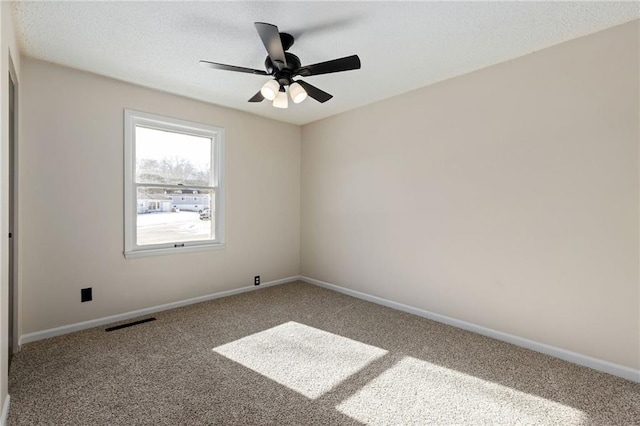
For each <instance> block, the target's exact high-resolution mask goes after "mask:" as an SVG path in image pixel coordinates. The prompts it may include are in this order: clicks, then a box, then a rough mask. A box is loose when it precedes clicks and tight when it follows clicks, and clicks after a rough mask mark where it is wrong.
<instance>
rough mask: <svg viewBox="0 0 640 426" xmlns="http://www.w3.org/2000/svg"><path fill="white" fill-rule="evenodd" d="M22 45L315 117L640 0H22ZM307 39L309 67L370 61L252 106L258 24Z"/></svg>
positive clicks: (500, 54) (175, 88)
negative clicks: (279, 104)
mask: <svg viewBox="0 0 640 426" xmlns="http://www.w3.org/2000/svg"><path fill="white" fill-rule="evenodd" d="M13 12H14V20H15V24H16V27H17V30H18V37H19V41H20V44H21V49H22V53H23V54H25V55H27V56H31V57H35V58H39V59H43V60H46V61H51V62H54V63H57V64H62V65H67V66H70V67H74V68H78V69H81V70H86V71H90V72H94V73H97V74H102V75H105V76H109V77H113V78H117V79H120V80H124V81H128V82H132V83H136V84H140V85H143V86H147V87H151V88H155V89H160V90H164V91H167V92H172V93H176V94H180V95H184V96H188V97H191V98H195V99H199V100H203V101H206V102H211V103H214V104H218V105H223V106H226V107H231V108H236V109H239V110H244V111H248V112H251V113H255V114H258V115H262V116H265V117H269V118H273V119H276V120H281V121H286V122H290V123H295V124H304V123H309V122H311V121H315V120H318V119H321V118H324V117H328V116H330V115H334V114H337V113H340V112H343V111H346V110H349V109H352V108H355V107H358V106H361V105H365V104H368V103H371V102H374V101H377V100H380V99H384V98H387V97H390V96H393V95H397V94H400V93H403V92H407V91H410V90H412V89H416V88H419V87H422V86H425V85H427V84H430V83H434V82H437V81H441V80H444V79H447V78H450V77H453V76H456V75H460V74H463V73H466V72H470V71H473V70H476V69H480V68H483V67H486V66H489V65H492V64H496V63H498V62H502V61H505V60H508V59H511V58H515V57H518V56H522V55H525V54H528V53H531V52H533V51H536V50H539V49H541V48H544V47H547V46H551V45H554V44H557V43H560V42H562V41H566V40H569V39H572V38H576V37H579V36H583V35H586V34H589V33H592V32H595V31H599V30H602V29H605V28H608V27H611V26H614V25H617V24H621V23H624V22H627V21H630V20H633V19H637V18H638V17H640V5H639V4H638V3H636V2H624V3H612V2H562V3H560V2H549V3H545V2H464V3H462V2H456V3H452V2H115V1H114V2H87V3H84V2H18V3H14V5H13ZM254 21H262V22H269V23H272V24H275V25H277V26H278V27H279V29H280V31H283V32H289V33H291V34H293V35H294V36H295V37H296V42H295V44H294V46H293V47H292V48H291V49H290V52H292V53H294V54H296V55H298V56H299V57H300V59H301V60H302V63H303V64H313V63H316V62H322V61H326V60H330V59H334V58H339V57H343V56H348V55H352V54H358V55H359V56H360V59H361V61H362V69H361V70H357V71H348V72H344V73H337V74H329V75H321V76H316V77H308V78H306V80H307V81H308V82H309V83H311V84H314V85H316V86H318V87H319V88H321V89H323V90H325V91H327V92H329V93H331V94H333V95H334V98H333V99H331V100H330V101H329V102H327V103H325V104H320V103H317V102H315V101H314V100H312V99H308V100H306V101H305V102H303V103H302V104H298V105H293V104H291V103H290V107H289V108H288V109H286V110H280V109H276V108H273V107H272V106H271V103H270V102H268V101H264V102H262V103H260V104H250V103H248V102H247V100H248V99H249V98H250V97H251V96H253V94H255V93H256V92H257V91H258V90H259V89H260V87H261V86H262V84H264V82H265V81H267V79H268V77H264V76H258V75H251V74H240V73H232V72H228V71H219V70H212V69H206V68H202V67H200V66H199V65H198V61H199V60H200V59H205V60H209V61H214V62H222V63H226V64H231V65H239V66H245V67H250V68H258V69H263V68H264V65H263V64H264V59H265V57H266V52H265V50H264V47H263V45H262V43H261V41H260V38H259V37H258V34H257V32H256V30H255V28H254V26H253V22H254Z"/></svg>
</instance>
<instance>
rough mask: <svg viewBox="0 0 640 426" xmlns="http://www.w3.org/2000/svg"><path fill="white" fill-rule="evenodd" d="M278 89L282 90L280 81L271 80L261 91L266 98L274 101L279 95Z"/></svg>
mask: <svg viewBox="0 0 640 426" xmlns="http://www.w3.org/2000/svg"><path fill="white" fill-rule="evenodd" d="M278 90H280V83H278V82H277V81H275V80H269V81H267V82H266V83H265V84H264V86H262V89H260V93H261V94H262V96H264V98H265V99H268V100H270V101H272V100H274V99H275V98H276V96H277V95H278Z"/></svg>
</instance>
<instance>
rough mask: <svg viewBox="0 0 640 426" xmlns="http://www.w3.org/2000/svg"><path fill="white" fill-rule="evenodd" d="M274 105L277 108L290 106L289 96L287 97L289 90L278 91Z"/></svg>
mask: <svg viewBox="0 0 640 426" xmlns="http://www.w3.org/2000/svg"><path fill="white" fill-rule="evenodd" d="M273 106H274V107H276V108H287V107H289V98H287V92H285V91H282V92H278V96H276V98H275V99H274V100H273Z"/></svg>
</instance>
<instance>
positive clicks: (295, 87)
mask: <svg viewBox="0 0 640 426" xmlns="http://www.w3.org/2000/svg"><path fill="white" fill-rule="evenodd" d="M289 96H291V100H292V101H293V103H294V104H299V103H300V102H302V101H304V100H305V99H307V91H306V90H304V87H302V85H301V84H299V83H293V84H292V85H291V86H289Z"/></svg>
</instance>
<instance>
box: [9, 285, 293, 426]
mask: <svg viewBox="0 0 640 426" xmlns="http://www.w3.org/2000/svg"><path fill="white" fill-rule="evenodd" d="M298 279H300V277H299V276H297V275H296V276H293V277H288V278H282V279H279V280H275V281H269V282H265V283H262V284H260V285H259V286H253V285H252V286H246V287H240V288H236V289H233V290H226V291H220V292H218V293H212V294H207V295H204V296H200V297H194V298H192V299H186V300H180V301H177V302H171V303H166V304H164V305H158V306H152V307H150V308H145V309H139V310H137V311H131V312H125V313H122V314H117V315H111V316H108V317H103V318H97V319H94V320H89V321H84V322H79V323H75V324H69V325H63V326H61V327H56V328H50V329H48V330H42V331H36V332H34V333H28V334H24V335H22V336H20V339H19V344H20V345H23V344H25V343H30V342H35V341H37V340H42V339H48V338H50V337H55V336H61V335H63V334H69V333H73V332H75V331H80V330H86V329H87V328H93V327H99V326H101V325H105V324H110V323H113V322H117V321H124V320H128V319H130V318H136V317H141V316H143V315H148V314H153V313H155V312H161V311H166V310H169V309H175V308H180V307H183V306H187V305H192V304H194V303H200V302H206V301H207V300H213V299H219V298H221V297H227V296H233V295H234V294H240V293H246V292H248V291H253V290H259V289H261V288H265V287H272V286H274V285H278V284H284V283H288V282H292V281H297V280H298ZM0 426H1V425H0Z"/></svg>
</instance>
